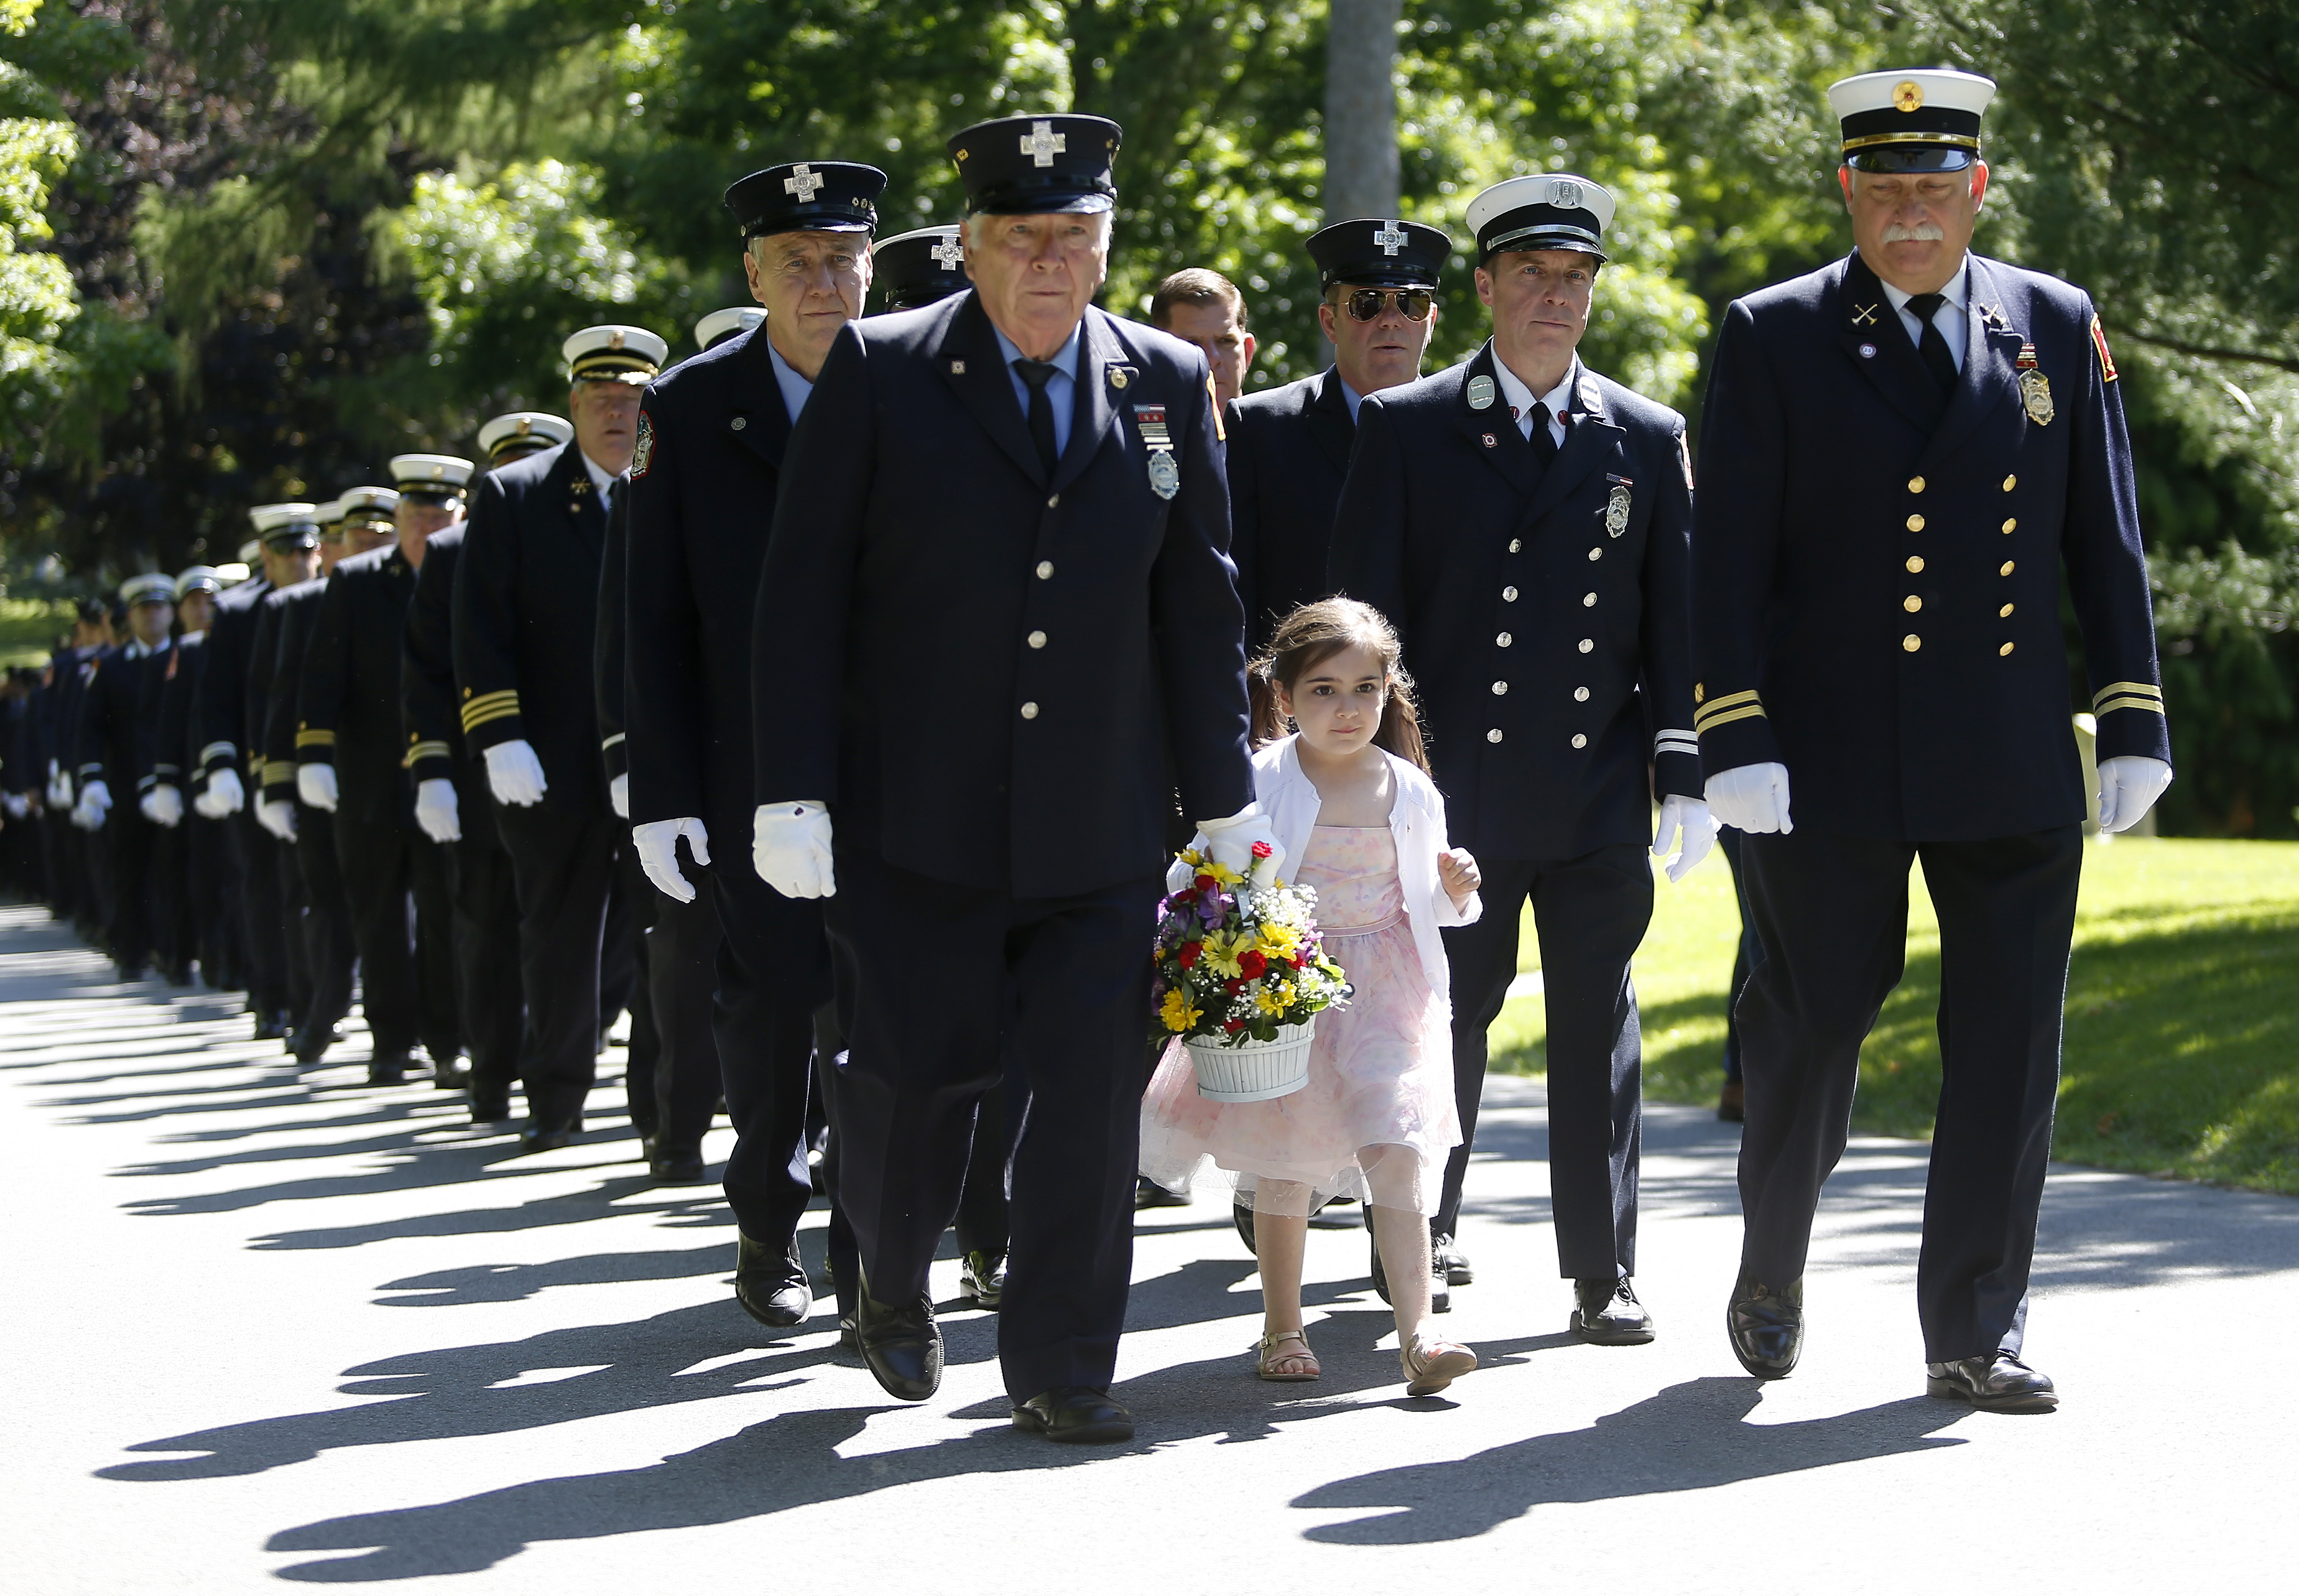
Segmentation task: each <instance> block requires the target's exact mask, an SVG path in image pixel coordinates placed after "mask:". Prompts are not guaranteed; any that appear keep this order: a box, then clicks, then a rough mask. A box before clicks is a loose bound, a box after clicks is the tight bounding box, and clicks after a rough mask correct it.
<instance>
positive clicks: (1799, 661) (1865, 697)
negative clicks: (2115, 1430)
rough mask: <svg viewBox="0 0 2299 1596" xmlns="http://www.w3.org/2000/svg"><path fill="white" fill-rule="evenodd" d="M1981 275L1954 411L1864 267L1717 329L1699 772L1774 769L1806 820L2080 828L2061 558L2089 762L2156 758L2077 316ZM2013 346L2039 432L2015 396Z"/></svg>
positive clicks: (1851, 830)
mask: <svg viewBox="0 0 2299 1596" xmlns="http://www.w3.org/2000/svg"><path fill="white" fill-rule="evenodd" d="M1970 259H1971V285H1970V290H1969V294H1968V302H1967V314H1968V319H1969V334H1968V336H1967V338H1966V341H1965V345H1964V361H1963V374H1962V376H1961V378H1960V380H1959V382H1958V384H1957V386H1956V388H1955V392H1954V393H1953V395H1952V396H1950V397H1948V398H1946V399H1943V398H1942V397H1941V394H1940V392H1939V389H1938V386H1937V385H1934V384H1933V382H1932V380H1931V378H1930V376H1928V375H1927V374H1926V372H1925V369H1924V367H1923V364H1922V362H1921V360H1920V359H1919V358H1918V356H1917V354H1916V351H1915V344H1914V343H1913V341H1912V340H1910V338H1909V337H1908V335H1907V330H1906V327H1905V325H1904V324H1902V323H1901V321H1900V319H1899V318H1898V316H1897V315H1896V313H1895V312H1894V310H1892V308H1891V304H1890V302H1889V301H1888V300H1887V299H1886V298H1885V297H1884V294H1883V290H1882V287H1881V285H1879V284H1878V282H1877V281H1876V278H1875V277H1874V275H1873V274H1872V272H1870V271H1869V269H1868V268H1867V267H1866V266H1865V265H1864V264H1862V263H1861V262H1860V260H1859V258H1858V256H1856V255H1855V256H1853V257H1852V258H1851V259H1850V260H1843V261H1839V262H1838V263H1837V264H1835V265H1833V266H1830V267H1826V268H1823V269H1822V270H1819V271H1816V272H1813V273H1812V274H1811V275H1810V276H1808V277H1797V278H1796V279H1794V280H1793V281H1790V282H1787V283H1781V284H1778V285H1774V286H1772V287H1771V288H1767V289H1765V290H1764V291H1763V292H1762V293H1760V294H1751V295H1749V296H1748V297H1747V299H1743V300H1739V301H1737V302H1734V304H1733V305H1732V307H1731V309H1730V310H1728V311H1727V312H1726V313H1725V318H1724V330H1723V335H1722V338H1721V339H1720V340H1719V342H1718V344H1717V350H1716V360H1715V365H1714V375H1713V376H1712V377H1711V379H1710V382H1709V387H1708V408H1707V411H1706V423H1705V430H1704V431H1703V432H1702V434H1701V440H1700V459H1701V467H1702V469H1701V479H1700V513H1699V518H1698V525H1697V531H1696V532H1695V533H1694V538H1693V546H1694V550H1695V566H1696V569H1695V576H1694V584H1695V585H1694V593H1695V605H1694V615H1695V624H1694V640H1695V641H1694V649H1695V661H1696V664H1697V667H1698V672H1697V674H1698V677H1699V691H1700V696H1701V700H1702V701H1701V707H1700V709H1699V711H1698V714H1699V724H1698V730H1699V732H1700V747H1701V754H1702V757H1703V758H1704V760H1705V761H1706V765H1707V768H1708V769H1709V770H1711V771H1723V770H1730V769H1731V768H1733V767H1735V766H1737V765H1755V764H1764V763H1770V762H1772V761H1778V762H1779V763H1780V764H1783V765H1786V766H1787V767H1788V771H1789V801H1790V806H1791V813H1792V815H1793V816H1794V818H1795V820H1796V823H1797V826H1798V827H1799V828H1804V827H1810V828H1812V829H1813V830H1815V831H1826V832H1832V833H1837V834H1839V835H1846V836H1856V837H1880V838H1896V839H1907V840H1916V841H1924V840H1930V841H1955V840H1965V839H1978V838H1985V837H2007V836H2015V835H2019V834H2021V833H2024V832H2029V831H2041V830H2043V829H2045V828H2046V827H2051V826H2060V825H2065V824H2068V823H2072V822H2079V821H2080V820H2082V818H2083V815H2084V810H2085V804H2086V799H2085V794H2084V791H2083V781H2082V767H2081V764H2080V761H2079V756H2078V753H2077V749H2076V742H2075V735H2074V732H2073V731H2072V729H2071V724H2070V722H2071V713H2072V709H2073V706H2071V703H2070V701H2069V692H2068V660H2067V649H2066V644H2065V642H2064V641H2063V633H2062V629H2061V620H2060V608H2059V582H2060V572H2061V568H2062V566H2065V568H2066V571H2067V576H2068V584H2069V588H2070V590H2071V594H2072V596H2073V598H2074V601H2075V615H2076V619H2077V621H2078V623H2079V624H2080V625H2081V627H2082V629H2083V638H2084V655H2085V664H2086V666H2087V669H2088V671H2089V673H2090V678H2091V687H2092V690H2093V695H2094V696H2093V705H2092V707H2094V708H2095V709H2096V712H2097V713H2098V715H2099V757H2101V758H2103V759H2106V758H2112V757H2116V756H2118V755H2123V754H2144V755H2147V756H2149V757H2153V758H2157V759H2162V760H2166V761H2168V760H2169V759H2170V757H2171V750H2170V740H2169V738H2168V735H2167V732H2166V727H2165V724H2164V720H2163V708H2162V686H2161V682H2162V679H2161V677H2160V676H2159V675H2158V674H2157V671H2156V664H2155V631H2154V617H2153V614H2152V611H2151V608H2150V600H2149V596H2148V590H2147V571H2146V565H2145V558H2144V556H2143V555H2142V553H2141V551H2140V546H2139V516H2138V506H2137V500H2136V499H2135V497H2134V494H2133V491H2132V472H2131V451H2130V446H2129V441H2128V439H2127V438H2126V435H2125V433H2124V426H2123V403H2122V398H2121V394H2120V393H2118V391H2117V389H2116V387H2115V385H2114V384H2113V383H2112V381H2110V380H2108V379H2107V373H2106V369H2105V367H2104V361H2105V359H2106V352H2105V351H2106V343H2105V341H2104V336H2102V337H2101V338H2100V340H2099V341H2098V342H2097V343H2095V341H2094V335H2095V329H2096V326H2097V322H2096V318H2095V317H2094V314H2093V310H2092V304H2091V301H2090V299H2089V298H2088V297H2087V296H2086V295H2085V294H2084V293H2083V291H2082V290H2080V289H2079V288H2074V287H2071V286H2070V285H2067V284H2065V283H2062V282H2061V281H2059V280H2058V279H2056V278H2054V277H2045V276H2042V275H2040V274H2038V273H2036V272H2031V271H2022V270H2021V269H2018V268H2017V267H2013V266H2006V265H2004V263H2003V262H2002V261H1999V260H1983V259H1981V258H1980V257H1979V256H1977V255H1974V256H1971V258H1970ZM2029 343H2032V344H2033V345H2034V348H2035V355H2034V359H2035V360H2036V368H2037V370H2038V371H2039V372H2040V373H2041V374H2042V376H2043V377H2044V379H2045V380H2046V382H2048V384H2049V385H2050V401H2051V419H2050V420H2049V421H2048V422H2039V421H2038V420H2037V419H2036V418H2034V417H2032V416H2031V415H2030V414H2029V411H2028V409H2026V407H2025V406H2024V404H2023V402H2022V400H2021V388H2020V376H2019V368H2018V362H2019V360H2020V359H2021V350H2022V347H2023V345H2026V344H2029Z"/></svg>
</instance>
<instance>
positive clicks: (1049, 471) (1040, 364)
mask: <svg viewBox="0 0 2299 1596" xmlns="http://www.w3.org/2000/svg"><path fill="white" fill-rule="evenodd" d="M1014 369H1015V370H1017V371H1018V372H1020V373H1021V374H1022V381H1023V382H1024V383H1025V384H1026V385H1028V387H1029V390H1030V442H1033V443H1035V444H1036V445H1037V446H1038V463H1039V464H1040V465H1042V466H1043V467H1045V468H1046V475H1047V476H1048V477H1049V478H1050V477H1051V476H1052V475H1053V474H1054V462H1055V460H1057V459H1059V458H1060V455H1059V451H1057V450H1056V449H1055V448H1054V401H1052V400H1050V399H1048V398H1047V397H1046V385H1047V384H1048V383H1050V382H1051V381H1052V380H1053V376H1054V373H1055V371H1056V370H1058V369H1059V368H1058V367H1056V366H1055V365H1054V363H1053V362H1052V361H1051V360H1016V361H1015V362H1014Z"/></svg>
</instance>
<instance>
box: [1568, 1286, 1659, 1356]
mask: <svg viewBox="0 0 2299 1596" xmlns="http://www.w3.org/2000/svg"><path fill="white" fill-rule="evenodd" d="M1573 1297H1574V1299H1575V1300H1574V1302H1573V1319H1572V1322H1571V1323H1570V1324H1568V1325H1567V1326H1566V1327H1565V1328H1567V1329H1569V1330H1571V1331H1572V1332H1573V1334H1574V1335H1575V1336H1579V1337H1580V1338H1581V1340H1583V1341H1587V1342H1592V1343H1594V1344H1596V1345H1598V1346H1642V1345H1643V1344H1645V1343H1646V1342H1647V1341H1650V1340H1651V1339H1652V1338H1653V1322H1652V1315H1651V1314H1650V1313H1648V1312H1647V1311H1645V1305H1644V1304H1643V1303H1642V1302H1638V1301H1637V1293H1636V1288H1635V1287H1634V1286H1631V1285H1630V1284H1629V1278H1628V1277H1627V1276H1626V1275H1623V1276H1621V1277H1620V1278H1618V1279H1614V1280H1601V1279H1600V1280H1575V1281H1574V1282H1573Z"/></svg>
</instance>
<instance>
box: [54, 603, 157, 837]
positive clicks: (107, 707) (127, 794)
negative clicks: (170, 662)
mask: <svg viewBox="0 0 2299 1596" xmlns="http://www.w3.org/2000/svg"><path fill="white" fill-rule="evenodd" d="M172 652H173V644H171V643H162V644H161V645H160V647H159V649H157V650H156V651H154V652H153V653H150V654H146V655H144V656H142V657H140V658H136V659H130V658H129V657H128V645H126V644H125V643H122V644H120V645H118V646H116V647H113V648H110V649H104V652H102V653H101V654H99V655H97V656H96V657H95V674H93V675H91V676H90V677H88V679H87V688H86V689H85V690H84V691H83V692H82V693H81V695H80V705H79V744H78V748H79V765H78V767H77V768H76V769H75V770H74V772H73V775H74V776H75V777H76V778H77V779H78V781H79V783H80V785H82V786H86V785H87V783H88V782H90V781H101V782H103V783H104V786H105V788H106V789H108V790H110V792H111V794H112V804H113V806H115V807H117V806H120V805H122V804H126V805H129V806H131V807H132V806H134V804H135V801H136V793H137V783H138V781H139V779H140V778H141V777H142V776H143V775H144V774H145V773H147V772H149V771H150V769H151V768H152V756H153V751H154V748H155V747H156V746H157V744H158V741H159V734H160V704H159V700H158V699H156V698H148V697H147V696H146V693H145V683H146V681H147V679H148V678H149V677H150V676H151V675H152V674H153V672H154V668H155V666H160V665H164V664H165V663H166V662H167V659H168V657H169V656H170V653H172Z"/></svg>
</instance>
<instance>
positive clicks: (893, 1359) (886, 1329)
mask: <svg viewBox="0 0 2299 1596" xmlns="http://www.w3.org/2000/svg"><path fill="white" fill-rule="evenodd" d="M854 1338H855V1340H856V1342H857V1343H859V1347H860V1351H861V1353H862V1361H863V1363H864V1364H865V1365H866V1366H867V1367H868V1369H869V1370H870V1373H871V1374H872V1376H874V1377H876V1380H877V1382H878V1384H879V1385H880V1386H881V1387H882V1388H884V1391H885V1393H886V1394H887V1395H888V1396H891V1397H893V1398H894V1399H895V1400H897V1401H899V1402H925V1400H926V1399H927V1398H928V1397H931V1396H932V1395H934V1393H935V1392H937V1391H939V1390H941V1389H942V1327H941V1326H940V1325H938V1324H936V1323H934V1302H933V1300H932V1299H931V1298H929V1297H928V1296H927V1295H926V1294H925V1293H924V1292H921V1293H919V1294H918V1296H917V1300H916V1301H914V1302H906V1303H904V1304H903V1305H902V1306H901V1307H899V1308H890V1307H888V1306H887V1305H886V1304H885V1303H884V1302H876V1301H873V1300H872V1298H871V1295H870V1294H869V1292H867V1290H866V1291H864V1292H863V1293H862V1294H860V1295H859V1296H857V1297H856V1298H855V1299H854Z"/></svg>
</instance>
